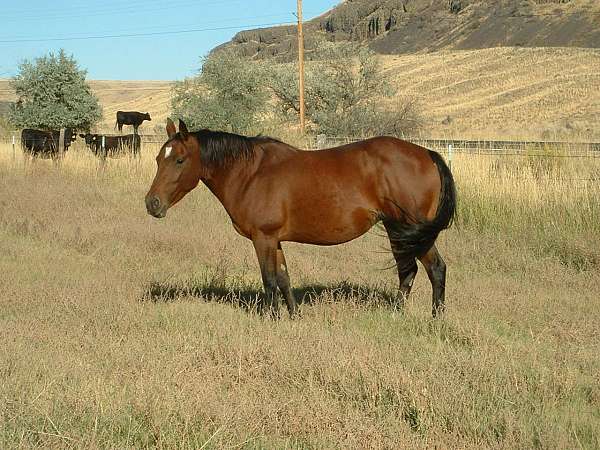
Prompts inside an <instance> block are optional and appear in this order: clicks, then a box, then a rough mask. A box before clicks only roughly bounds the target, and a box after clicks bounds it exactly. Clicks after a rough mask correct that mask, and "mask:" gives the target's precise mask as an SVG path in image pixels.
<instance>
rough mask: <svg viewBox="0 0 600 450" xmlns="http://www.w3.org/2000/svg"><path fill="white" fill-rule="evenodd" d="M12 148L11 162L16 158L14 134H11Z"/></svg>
mask: <svg viewBox="0 0 600 450" xmlns="http://www.w3.org/2000/svg"><path fill="white" fill-rule="evenodd" d="M12 147H13V161H14V160H15V159H16V158H17V154H16V151H15V133H13V134H12Z"/></svg>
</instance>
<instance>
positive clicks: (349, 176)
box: [145, 119, 456, 317]
mask: <svg viewBox="0 0 600 450" xmlns="http://www.w3.org/2000/svg"><path fill="white" fill-rule="evenodd" d="M166 130H167V135H168V140H167V142H166V143H165V144H164V145H163V146H162V147H161V149H160V151H159V153H158V155H157V157H156V163H157V165H158V168H157V172H156V176H155V177H154V181H153V182H152V186H151V187H150V190H149V191H148V193H147V194H146V198H145V201H146V209H147V211H148V213H149V214H151V215H152V216H154V217H157V218H162V217H165V215H166V214H167V210H168V209H169V208H170V207H172V206H173V205H175V204H176V203H177V202H178V201H179V200H181V199H182V198H183V197H184V196H185V195H186V194H187V193H188V192H190V191H191V190H192V189H194V188H195V187H196V186H197V185H198V183H199V182H200V181H202V182H203V183H204V184H205V185H206V187H208V189H209V190H210V191H211V192H212V193H213V194H214V195H215V196H216V197H217V198H218V199H219V201H220V202H221V204H222V205H223V206H224V208H225V210H226V211H227V214H229V217H230V218H231V221H232V223H233V227H234V228H235V230H236V231H237V232H238V233H239V234H241V235H242V236H244V237H246V238H248V239H250V240H252V244H253V245H254V249H255V251H256V256H257V257H258V263H259V266H260V271H261V275H262V282H263V286H264V303H263V307H267V308H268V309H269V310H270V311H271V312H273V313H275V315H276V316H278V312H279V299H278V296H277V288H279V290H280V291H281V294H282V295H283V297H284V299H285V301H286V303H287V308H288V312H289V314H290V316H291V317H294V315H295V314H296V312H297V306H296V300H295V299H294V295H293V293H292V290H291V287H290V279H289V274H288V269H287V264H286V261H285V256H284V254H283V249H282V247H281V243H282V242H285V241H291V242H300V243H305V244H315V245H335V244H341V243H344V242H348V241H351V240H352V239H355V238H357V237H359V236H361V235H363V234H364V233H366V232H367V231H368V230H369V229H370V228H371V227H372V226H373V225H375V224H376V223H378V222H382V223H383V226H384V227H385V230H386V232H387V235H388V238H389V241H390V245H391V250H392V254H393V256H394V259H395V261H396V266H397V269H398V278H399V283H400V287H399V292H398V300H399V302H401V303H402V302H403V301H404V300H405V299H406V298H407V297H408V295H409V293H410V290H411V288H412V284H413V281H414V278H415V276H416V274H417V263H416V260H417V259H418V260H419V261H421V263H422V264H423V266H424V267H425V270H426V271H427V275H428V276H429V280H430V282H431V285H432V290H433V300H432V314H433V317H436V315H438V314H439V313H441V312H443V310H444V295H445V294H444V293H445V284H446V264H445V263H444V260H443V259H442V257H441V256H440V254H439V252H438V250H437V249H436V246H435V241H436V239H437V237H438V234H439V233H440V232H441V231H442V230H444V229H446V228H448V227H449V226H450V225H451V223H452V221H453V218H454V214H455V209H456V189H455V185H454V180H453V178H452V174H451V172H450V170H449V168H448V166H447V165H446V163H445V162H444V160H443V158H442V157H441V156H440V155H439V154H438V153H436V152H434V151H431V150H427V149H425V148H423V147H420V146H418V145H415V144H412V143H410V142H405V141H402V140H399V139H396V138H392V137H376V138H371V139H367V140H364V141H360V142H356V143H353V144H349V145H344V146H341V147H336V148H330V149H326V150H318V151H303V150H299V149H297V148H294V147H292V146H290V145H287V144H284V143H283V142H280V141H277V140H275V139H271V138H267V137H261V136H259V137H245V136H240V135H236V134H231V133H225V132H214V131H209V130H201V131H197V132H189V131H188V129H187V126H186V125H185V123H184V122H183V121H181V120H180V121H179V132H177V130H176V128H175V124H174V123H173V121H172V120H171V119H167V127H166Z"/></svg>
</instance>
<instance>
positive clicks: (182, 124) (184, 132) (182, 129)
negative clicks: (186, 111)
mask: <svg viewBox="0 0 600 450" xmlns="http://www.w3.org/2000/svg"><path fill="white" fill-rule="evenodd" d="M179 135H180V136H181V137H182V138H183V139H187V136H188V129H187V126H186V125H185V122H184V121H183V120H181V119H179Z"/></svg>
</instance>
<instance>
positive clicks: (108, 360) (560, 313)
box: [0, 142, 600, 449]
mask: <svg viewBox="0 0 600 450" xmlns="http://www.w3.org/2000/svg"><path fill="white" fill-rule="evenodd" d="M157 150H158V146H157V145H147V144H146V145H144V147H143V149H142V159H141V162H137V161H129V160H127V159H125V160H116V161H115V160H111V161H109V162H108V164H107V166H106V168H105V170H101V168H100V167H99V165H98V161H97V160H96V159H94V158H93V157H92V156H91V154H90V153H89V151H84V149H83V148H82V146H81V143H79V142H78V143H76V144H75V145H74V148H73V149H71V150H69V152H68V153H67V155H66V159H65V161H64V162H63V164H62V166H61V167H54V166H53V165H52V163H50V162H48V161H38V162H36V163H35V164H31V165H25V164H24V162H23V161H22V158H21V154H20V152H19V153H17V154H16V158H14V159H13V156H12V150H11V148H10V147H9V146H7V145H5V144H0V192H2V197H1V198H0V205H1V206H2V214H1V215H0V248H1V257H0V273H1V274H2V276H1V277H0V292H1V293H2V295H0V361H1V363H0V448H7V449H8V448H136V449H137V448H150V447H156V448H206V449H209V448H212V449H222V448H242V449H259V448H290V449H291V448H293V449H296V448H302V449H312V448H314V449H317V448H318V449H321V448H348V449H350V448H352V449H367V448H373V449H383V448H410V449H418V448H423V449H425V448H441V449H446V448H464V449H482V448H492V449H505V448H510V449H512V448H539V449H555V448H560V449H563V448H565V449H567V448H568V449H574V448H586V449H587V448H589V449H594V448H600V378H599V375H598V374H600V334H599V332H598V324H599V323H600V313H599V311H600V297H599V296H598V286H599V285H600V206H599V203H598V198H599V196H600V183H598V181H597V177H599V176H600V158H599V159H581V158H571V159H569V158H552V157H551V156H550V155H552V154H553V153H552V151H551V149H550V150H549V151H548V155H549V156H548V157H538V156H533V155H529V156H525V157H515V158H510V157H502V158H498V157H488V156H481V157H478V156H469V155H457V156H456V157H455V159H454V161H453V171H454V174H455V177H456V180H457V185H458V189H459V216H458V217H459V218H458V222H457V224H456V226H455V227H453V228H452V229H450V230H448V231H447V232H444V233H443V235H442V236H441V238H440V240H439V245H438V247H439V248H440V251H441V252H442V254H443V255H444V257H445V259H446V261H447V263H448V285H447V305H448V312H447V315H446V316H445V318H444V319H442V320H432V319H431V317H430V302H431V290H430V289H431V288H430V285H429V282H428V281H427V279H426V278H427V277H426V276H425V275H424V272H423V270H422V268H421V269H420V271H419V274H418V275H417V279H416V283H415V288H414V290H413V295H412V297H411V298H410V300H409V302H408V304H407V306H406V309H405V310H404V312H402V311H399V310H396V309H395V308H394V306H393V305H390V304H388V303H387V299H389V298H390V296H393V294H394V292H395V290H396V275H395V273H394V271H392V270H385V268H386V267H389V265H390V254H389V253H388V252H387V243H386V241H385V239H384V238H382V237H381V236H380V233H379V232H378V231H376V230H373V232H371V233H368V234H367V235H365V236H364V237H363V238H361V239H358V240H355V241H353V242H351V243H348V244H345V245H341V246H334V247H315V246H306V245H298V244H288V243H284V248H285V249H286V256H287V260H288V264H289V268H290V274H291V277H292V283H293V286H294V287H295V288H296V293H297V295H298V296H299V297H304V304H303V306H302V317H301V318H300V319H299V320H296V321H290V320H289V319H288V318H287V316H286V315H285V314H284V317H283V319H282V320H281V321H278V322H273V321H270V320H264V319H262V318H261V317H259V316H257V315H255V314H254V313H252V312H251V311H250V312H247V311H246V310H245V309H244V308H242V307H240V306H239V303H243V302H251V301H252V300H254V299H255V298H256V296H257V295H258V293H259V292H260V289H261V288H260V286H261V284H260V275H259V272H258V267H257V262H256V258H255V256H254V252H253V250H252V245H251V243H250V242H249V241H247V240H245V239H244V238H242V237H240V236H239V235H238V234H236V233H235V231H234V230H233V227H232V226H231V224H230V223H229V219H228V217H227V215H226V213H225V212H224V211H223V209H222V207H221V206H220V204H219V203H218V202H217V201H216V200H215V199H214V198H213V197H212V195H211V194H210V193H209V192H208V190H207V189H206V188H204V187H203V186H200V187H199V188H197V190H195V191H194V192H192V193H191V194H189V196H188V197H186V198H185V199H184V200H183V201H182V202H181V204H179V205H178V206H176V207H175V208H173V209H172V210H171V211H170V212H169V214H168V216H167V217H166V218H165V219H163V220H156V219H153V218H151V217H150V216H148V215H147V214H146V212H145V207H144V203H143V197H144V194H145V192H146V190H147V189H148V186H149V185H150V182H151V180H152V177H153V175H154V170H155V163H154V160H153V157H154V156H155V153H156V152H157Z"/></svg>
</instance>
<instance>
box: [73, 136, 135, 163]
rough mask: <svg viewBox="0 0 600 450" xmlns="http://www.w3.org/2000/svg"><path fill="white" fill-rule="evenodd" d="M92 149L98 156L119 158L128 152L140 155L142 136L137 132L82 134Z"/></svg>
mask: <svg viewBox="0 0 600 450" xmlns="http://www.w3.org/2000/svg"><path fill="white" fill-rule="evenodd" d="M79 136H80V137H82V138H83V139H84V140H85V143H86V144H87V146H88V147H89V148H90V150H91V151H92V152H93V153H94V154H95V155H96V156H98V157H100V158H102V159H105V158H106V157H111V158H118V157H120V156H124V155H127V154H132V155H135V156H139V154H140V145H141V138H140V136H139V135H137V134H126V135H123V136H105V135H102V134H89V133H88V134H80V135H79Z"/></svg>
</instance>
